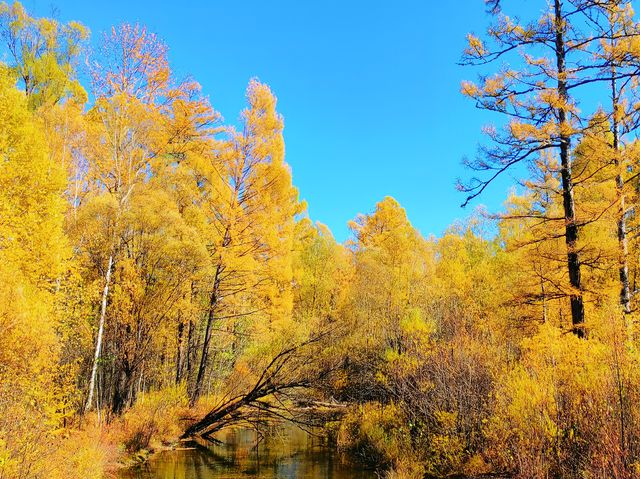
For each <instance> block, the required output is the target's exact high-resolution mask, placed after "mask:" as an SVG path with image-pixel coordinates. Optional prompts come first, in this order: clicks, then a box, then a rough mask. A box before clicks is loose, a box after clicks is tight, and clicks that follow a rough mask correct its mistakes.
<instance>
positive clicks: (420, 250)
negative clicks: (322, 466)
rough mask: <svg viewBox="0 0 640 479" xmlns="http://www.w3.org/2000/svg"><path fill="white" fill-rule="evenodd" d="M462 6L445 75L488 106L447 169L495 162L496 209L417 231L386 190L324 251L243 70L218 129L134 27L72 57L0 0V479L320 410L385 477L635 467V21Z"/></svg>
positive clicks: (82, 32) (57, 29) (607, 11)
mask: <svg viewBox="0 0 640 479" xmlns="http://www.w3.org/2000/svg"><path fill="white" fill-rule="evenodd" d="M488 5H489V7H490V8H489V10H490V12H489V15H490V20H491V22H493V23H492V25H491V26H490V27H489V29H488V33H487V35H486V36H484V37H477V36H473V35H470V36H469V47H468V49H467V50H466V52H465V53H464V57H463V63H465V64H469V65H476V66H478V68H480V70H481V78H480V81H479V82H477V83H471V82H466V83H464V84H463V87H462V90H463V93H464V94H465V95H468V96H470V97H471V98H473V99H474V100H475V102H476V104H477V106H479V107H480V108H483V109H486V110H489V111H491V112H494V113H496V114H497V115H496V120H497V121H501V119H500V116H502V117H506V118H507V120H506V122H504V123H501V124H500V123H499V126H496V127H490V128H487V133H488V137H489V138H488V142H487V143H486V145H485V146H484V147H482V148H481V151H480V154H479V156H478V157H477V159H476V160H475V161H470V162H469V166H470V167H471V168H473V169H474V170H475V171H476V172H477V173H478V174H477V177H475V178H472V179H471V181H470V182H469V183H466V184H463V185H462V186H461V188H462V189H464V190H466V191H467V192H468V193H469V200H471V199H473V198H475V197H476V196H477V195H478V194H480V193H482V192H483V191H484V190H485V189H486V188H487V187H490V183H491V182H492V181H493V180H494V178H496V177H497V176H499V175H501V174H502V173H503V172H505V171H508V170H511V169H515V171H516V173H517V174H520V175H521V176H522V181H521V182H520V184H519V187H518V188H517V189H516V190H514V193H513V194H512V195H511V196H510V197H509V198H508V200H507V203H506V205H505V209H504V211H503V213H501V214H499V215H497V216H495V217H487V216H477V217H473V218H472V219H471V220H469V221H468V222H466V223H464V224H460V225H456V226H453V227H451V228H450V229H449V230H448V231H447V232H446V233H445V234H443V235H442V236H441V237H439V238H424V237H423V236H421V234H420V233H419V232H418V231H417V230H416V229H415V228H414V227H413V226H412V225H411V223H410V222H409V220H408V218H407V214H406V212H405V210H404V209H403V208H402V207H401V206H400V205H399V204H398V203H397V202H396V201H395V200H394V199H393V198H390V197H386V198H384V199H382V201H380V202H379V203H378V204H377V205H375V208H374V209H373V211H372V212H371V213H369V214H363V215H359V216H358V217H356V218H355V219H354V220H353V221H352V222H351V223H350V227H351V231H352V235H351V238H350V240H349V241H347V242H346V243H345V244H340V243H338V242H336V241H335V240H334V238H333V237H332V235H331V233H330V231H329V230H328V229H327V228H326V227H325V226H323V225H321V224H313V223H312V221H311V220H310V219H309V218H308V217H307V216H306V214H305V205H304V203H303V202H301V201H300V200H299V198H298V192H297V190H296V188H295V187H294V186H293V184H292V174H291V171H290V168H289V166H288V165H287V163H286V162H285V155H284V152H285V148H284V140H283V128H284V124H283V118H282V117H281V115H280V114H279V113H278V111H277V103H276V98H275V96H274V94H273V93H272V92H271V90H270V89H269V87H268V86H267V85H265V84H263V83H260V82H259V81H258V80H251V81H250V83H249V85H248V87H247V92H246V108H245V109H244V110H243V111H242V112H241V114H240V117H239V121H238V124H237V125H234V126H232V125H229V124H226V123H224V122H223V121H222V119H221V117H220V115H219V114H218V113H217V112H216V111H215V110H214V108H213V107H212V106H211V105H210V103H209V101H208V99H207V97H206V96H205V95H203V94H202V92H201V90H200V87H199V85H198V84H197V83H196V82H195V81H194V80H192V79H179V78H176V77H175V76H174V74H173V73H172V71H171V69H170V66H169V61H168V55H167V47H166V45H165V44H164V43H163V42H162V41H161V40H160V39H159V38H158V37H157V36H156V35H154V34H153V33H151V32H149V31H148V30H146V29H145V28H144V27H142V26H139V25H126V24H125V25H120V26H117V27H113V28H112V29H111V30H110V31H108V32H106V33H104V34H102V35H101V36H100V37H99V38H98V39H96V40H95V43H96V48H94V49H93V50H92V52H91V53H90V54H89V52H88V49H87V48H86V46H87V42H88V38H89V33H88V30H87V29H86V28H85V27H83V26H82V25H80V24H78V23H75V22H71V23H68V24H63V23H60V22H58V21H56V20H53V19H48V18H33V17H31V16H30V15H29V14H28V13H27V12H26V11H25V10H24V8H23V7H22V6H21V5H20V4H19V3H13V4H11V5H9V4H6V3H1V4H0V39H2V42H3V45H2V48H3V52H4V53H5V55H4V57H3V58H5V59H6V62H5V63H1V64H0V159H1V166H0V185H1V188H0V279H1V280H0V411H1V412H2V414H1V415H0V478H2V479H5V478H7V479H8V478H40V477H42V478H44V477H46V478H57V477H60V478H62V477H65V478H68V479H69V478H74V477H83V478H85V477H101V475H102V471H103V467H104V463H106V462H108V461H109V460H111V459H113V452H114V451H116V450H117V448H116V447H114V446H113V445H122V446H123V447H124V448H125V449H126V450H128V451H130V452H133V451H136V450H137V449H141V448H148V447H149V446H150V445H153V444H154V443H155V442H158V441H167V440H170V439H172V438H174V439H175V438H177V437H179V436H181V435H183V434H184V433H185V431H187V434H199V435H206V434H208V433H211V432H212V431H215V430H217V429H219V428H221V427H226V426H228V425H231V424H237V423H244V424H247V423H249V424H252V425H259V424H262V423H263V422H265V421H268V420H273V419H275V418H280V419H284V418H287V419H290V420H293V421H296V422H298V423H301V422H305V423H306V422H307V421H309V417H308V414H307V413H308V411H309V409H310V408H309V406H316V407H320V408H329V409H331V408H332V407H333V408H334V409H335V405H336V404H339V405H340V407H339V409H340V411H346V413H345V414H344V415H343V416H342V419H341V420H340V421H339V422H338V423H337V424H333V425H332V426H331V427H330V429H331V431H332V432H333V434H334V435H335V438H336V440H337V442H338V445H339V446H340V447H342V448H344V449H346V450H349V451H351V452H352V453H353V454H355V455H356V456H358V457H359V458H360V459H361V460H364V461H366V462H369V463H371V464H374V465H376V466H379V467H383V468H385V469H386V470H387V471H388V474H389V477H423V476H425V475H433V476H444V475H448V474H452V473H468V474H475V473H484V472H507V473H512V474H515V475H517V476H518V477H523V478H548V477H563V478H569V477H575V478H578V477H592V478H605V477H606V478H609V477H618V478H627V477H629V478H631V477H635V475H637V474H638V472H639V470H640V435H638V432H637V431H638V427H639V426H640V407H639V406H638V404H639V400H640V372H638V371H640V369H639V367H638V366H640V364H639V363H640V351H639V348H638V341H639V339H638V334H637V332H636V329H637V327H636V321H637V315H638V313H637V298H636V293H637V287H638V286H637V281H638V272H639V257H640V246H639V245H638V235H637V230H638V215H637V214H636V206H635V205H636V204H637V203H638V195H639V193H640V187H639V184H638V169H639V168H640V154H639V152H638V144H637V142H636V141H635V140H634V135H635V133H636V129H637V122H638V118H639V117H638V108H639V105H640V102H639V101H638V98H637V93H638V78H640V77H639V76H638V73H639V72H638V69H639V68H640V47H639V46H640V44H639V43H638V38H640V36H639V35H640V28H639V26H638V25H637V24H636V23H635V20H634V15H633V11H632V9H631V4H630V2H628V1H624V0H607V1H603V0H598V1H596V0H564V1H563V0H553V1H552V2H550V3H547V2H540V6H539V10H540V11H541V12H542V14H541V17H540V18H535V19H529V20H527V19H517V18H515V17H509V16H506V15H505V14H503V13H502V11H501V8H503V7H504V5H502V4H501V2H496V1H492V2H488ZM85 60H86V61H85ZM80 65H87V71H83V72H82V73H83V74H80V72H79V67H80ZM81 78H86V79H87V81H86V82H82V81H80V79H81ZM500 125H501V126H500ZM428 207H429V205H425V208H428ZM303 410H304V411H305V414H304V415H303V414H302V413H301V411H303ZM323 417H325V416H323Z"/></svg>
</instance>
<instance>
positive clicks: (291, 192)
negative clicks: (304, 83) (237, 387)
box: [191, 80, 301, 404]
mask: <svg viewBox="0 0 640 479" xmlns="http://www.w3.org/2000/svg"><path fill="white" fill-rule="evenodd" d="M246 96H247V102H248V107H247V108H246V109H245V110H244V111H243V113H242V115H241V121H242V125H241V130H240V131H235V130H233V129H230V130H229V132H228V135H227V139H226V140H225V141H223V143H222V144H220V145H219V146H218V148H217V150H216V152H215V154H213V155H212V156H211V158H210V162H209V164H208V165H206V164H204V165H203V170H202V172H203V173H202V175H201V176H202V178H203V196H204V197H205V198H206V203H205V204H204V207H205V208H206V214H207V216H208V228H209V231H210V234H209V236H208V238H209V251H210V255H211V277H210V280H209V284H208V286H207V287H206V291H207V294H208V306H207V311H206V320H205V327H204V332H203V339H202V343H201V351H200V355H199V356H200V357H199V365H198V369H197V374H196V378H195V383H194V385H193V389H192V393H191V402H192V404H193V403H194V402H195V401H196V400H197V399H198V398H199V397H200V395H201V393H202V390H203V384H204V380H205V375H206V372H207V368H208V366H209V351H210V348H211V340H212V337H213V330H214V328H215V326H216V325H215V323H216V322H218V323H219V322H220V321H222V320H223V319H224V320H225V321H227V322H228V321H235V320H237V319H239V318H247V317H248V316H251V315H255V314H257V313H260V315H261V316H262V317H264V316H265V315H266V318H269V319H268V322H270V321H272V320H274V319H277V318H279V319H284V318H287V317H290V316H291V310H292V307H293V306H292V293H291V281H292V274H293V271H292V257H293V238H294V226H295V218H294V217H295V214H296V213H298V212H299V211H301V205H300V204H299V202H298V199H297V190H296V189H295V188H294V187H293V186H292V184H291V172H290V170H289V167H288V165H287V164H286V163H285V161H284V140H283V137H282V130H283V127H284V124H283V120H282V117H281V116H280V115H279V114H278V113H277V111H276V98H275V96H274V95H273V94H272V93H271V90H270V89H269V87H267V86H266V85H264V84H262V83H260V82H258V81H256V80H252V81H251V82H250V84H249V87H248V89H247V95H246Z"/></svg>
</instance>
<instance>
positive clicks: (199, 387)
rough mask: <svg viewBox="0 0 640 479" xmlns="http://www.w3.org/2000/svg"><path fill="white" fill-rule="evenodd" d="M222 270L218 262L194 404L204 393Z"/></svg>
mask: <svg viewBox="0 0 640 479" xmlns="http://www.w3.org/2000/svg"><path fill="white" fill-rule="evenodd" d="M221 272H222V265H221V264H220V263H218V267H217V268H216V274H215V276H214V280H213V290H212V291H211V297H210V299H209V311H208V313H207V325H206V327H205V331H204V341H203V342H202V353H201V354H200V365H199V366H198V375H197V376H196V382H195V385H194V387H193V394H192V395H191V400H190V404H191V405H192V406H193V405H194V404H195V402H196V401H197V400H198V398H199V397H200V394H201V393H202V382H203V381H204V376H205V373H206V370H207V361H208V359H209V346H210V343H211V333H212V331H211V330H212V328H213V323H214V321H215V311H216V306H217V304H218V289H219V288H220V273H221Z"/></svg>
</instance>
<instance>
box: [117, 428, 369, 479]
mask: <svg viewBox="0 0 640 479" xmlns="http://www.w3.org/2000/svg"><path fill="white" fill-rule="evenodd" d="M218 439H220V440H222V441H223V443H222V444H216V445H211V444H208V445H206V446H204V445H201V444H195V443H187V444H185V445H184V448H183V449H178V450H172V451H163V452H160V453H158V454H156V455H155V456H153V457H152V458H151V459H150V461H149V462H148V463H146V464H145V465H143V466H140V467H138V468H136V469H133V470H127V471H122V472H121V474H120V479H238V478H246V479H249V478H260V479H276V478H277V479H374V478H375V477H376V475H375V474H374V473H373V472H372V471H370V470H366V469H364V468H361V467H358V466H356V465H354V464H349V463H348V462H347V460H346V458H345V457H344V456H343V455H341V454H339V453H338V452H336V451H335V450H334V449H333V448H332V447H330V446H328V445H327V443H326V441H325V440H324V439H322V438H319V437H316V436H312V435H310V434H307V433H305V432H304V431H301V430H300V429H297V428H294V427H287V428H279V429H274V430H272V431H271V432H270V433H268V434H266V435H264V437H262V438H261V439H260V436H259V435H258V434H257V433H256V432H255V431H253V430H249V429H239V430H238V429H236V430H231V431H227V432H225V433H223V434H222V435H219V436H218Z"/></svg>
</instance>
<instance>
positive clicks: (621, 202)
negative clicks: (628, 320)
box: [611, 66, 631, 314]
mask: <svg viewBox="0 0 640 479" xmlns="http://www.w3.org/2000/svg"><path fill="white" fill-rule="evenodd" d="M611 101H612V104H613V108H612V110H613V111H612V125H611V132H612V134H613V145H612V146H613V150H614V155H615V158H614V166H615V168H616V195H617V199H618V224H617V230H618V231H617V232H618V252H619V253H618V257H619V276H620V305H621V306H622V311H623V312H624V313H625V314H629V313H631V292H630V290H629V261H628V255H629V245H628V241H627V212H626V201H625V200H626V198H625V194H624V179H623V178H622V170H621V168H622V165H621V163H620V158H619V156H618V155H619V154H620V138H619V135H620V132H619V125H618V108H619V106H620V105H619V98H618V88H617V85H616V68H615V66H614V67H612V71H611Z"/></svg>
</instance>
